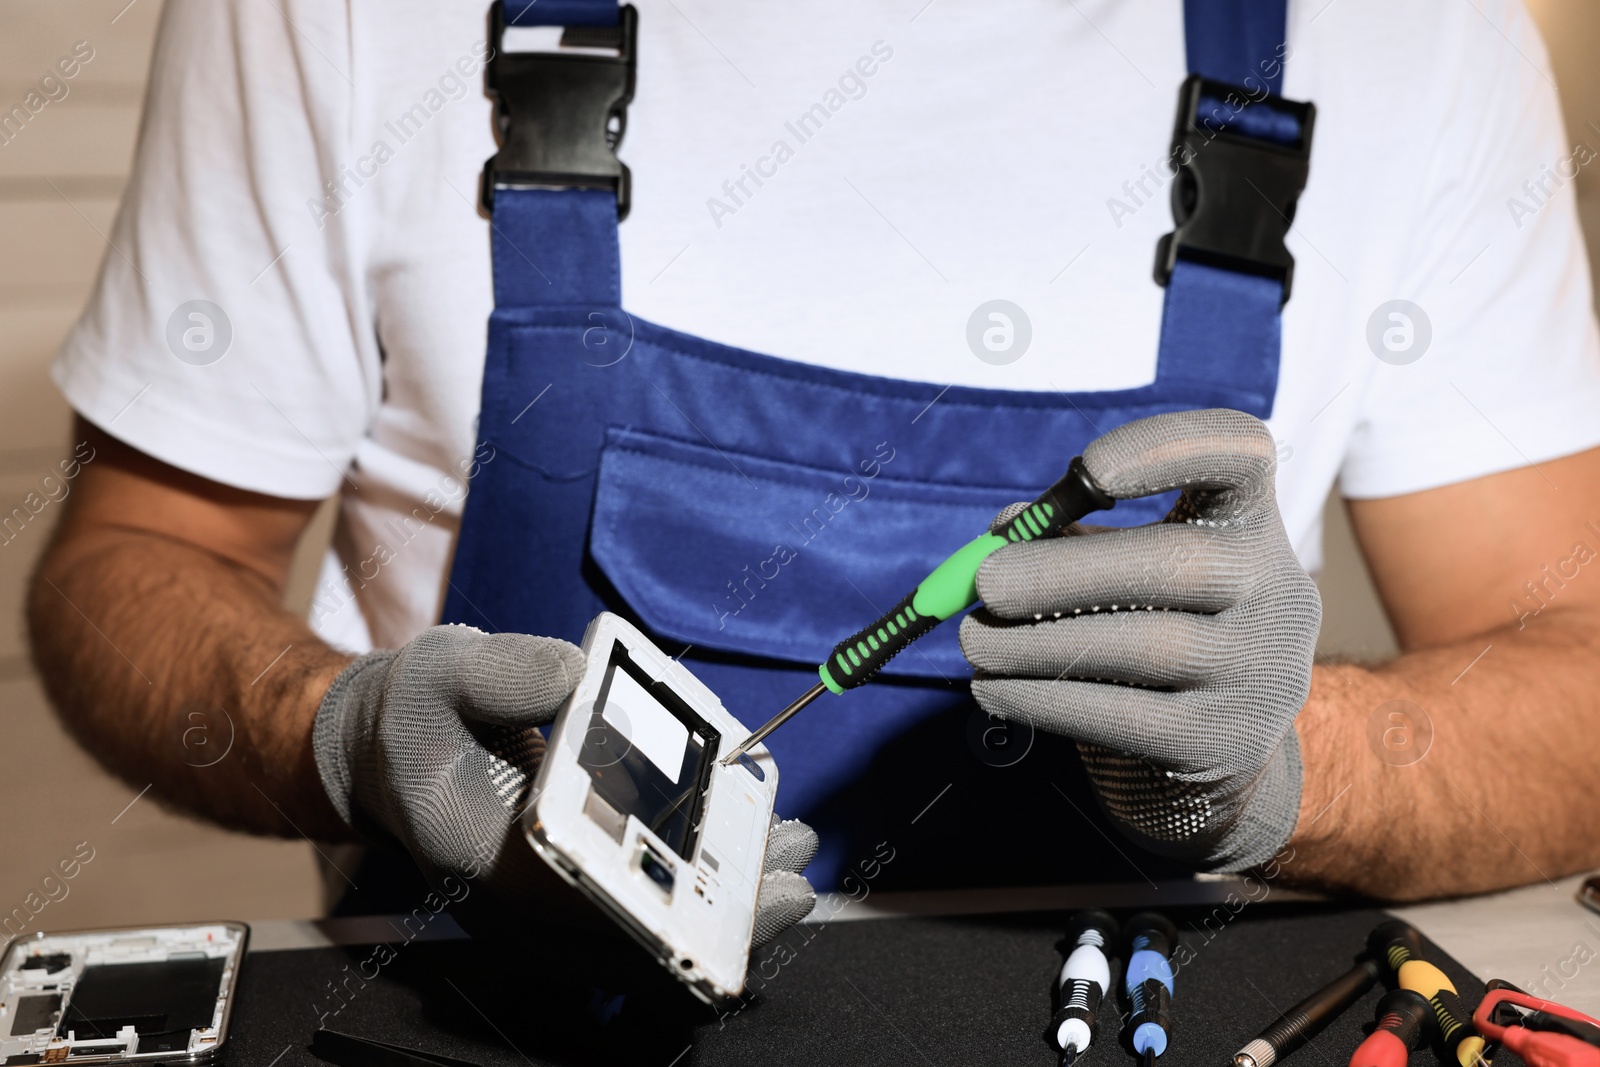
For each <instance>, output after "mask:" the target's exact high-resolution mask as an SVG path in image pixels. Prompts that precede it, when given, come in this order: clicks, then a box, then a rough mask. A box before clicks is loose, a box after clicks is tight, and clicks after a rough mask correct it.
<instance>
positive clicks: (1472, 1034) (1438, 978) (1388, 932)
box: [1367, 919, 1484, 1067]
mask: <svg viewBox="0 0 1600 1067" xmlns="http://www.w3.org/2000/svg"><path fill="white" fill-rule="evenodd" d="M1367 948H1368V949H1369V950H1371V951H1372V953H1373V954H1374V955H1376V956H1377V957H1379V958H1380V959H1382V960H1383V961H1384V962H1385V963H1387V964H1388V966H1389V969H1390V971H1391V972H1392V973H1393V975H1394V980H1395V984H1396V985H1399V986H1402V987H1404V988H1406V989H1410V990H1413V991H1415V992H1417V993H1420V994H1421V995H1422V996H1423V997H1425V998H1427V1001H1428V1003H1429V1005H1431V1006H1432V1008H1433V1014H1434V1016H1435V1017H1436V1018H1437V1019H1438V1021H1439V1028H1438V1038H1439V1041H1440V1044H1441V1045H1442V1047H1443V1049H1444V1051H1445V1052H1446V1053H1447V1054H1448V1055H1449V1057H1450V1058H1451V1059H1453V1060H1455V1061H1456V1063H1458V1064H1460V1065H1461V1067H1473V1065H1474V1064H1476V1063H1477V1062H1478V1059H1479V1058H1480V1057H1481V1056H1482V1054H1483V1046H1484V1041H1483V1038H1481V1037H1479V1036H1478V1031H1477V1029H1476V1028H1475V1027H1474V1026H1473V1025H1472V1012H1471V1011H1469V1010H1468V1009H1467V1006H1466V1004H1465V1003H1463V1002H1462V1000H1461V995H1460V994H1459V993H1457V992H1456V987H1455V983H1453V982H1451V981H1450V979H1449V977H1448V976H1447V975H1446V974H1445V973H1444V972H1443V971H1441V970H1439V968H1438V967H1436V966H1434V965H1433V964H1432V963H1430V962H1429V961H1428V960H1427V959H1425V958H1424V957H1423V954H1422V951H1423V950H1422V935H1421V934H1420V933H1418V932H1417V930H1416V928H1415V927H1413V926H1412V925H1411V924H1410V923H1406V922H1402V921H1401V920H1399V919H1393V920H1390V921H1389V922H1384V923H1379V924H1378V925H1377V926H1376V927H1374V928H1373V930H1372V933H1371V934H1369V935H1368V936H1367Z"/></svg>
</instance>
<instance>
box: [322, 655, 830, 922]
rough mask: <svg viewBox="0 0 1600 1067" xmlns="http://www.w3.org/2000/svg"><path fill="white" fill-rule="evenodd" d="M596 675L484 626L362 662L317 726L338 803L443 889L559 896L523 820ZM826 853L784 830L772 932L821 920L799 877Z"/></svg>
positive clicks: (804, 830) (775, 851)
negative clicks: (580, 689)
mask: <svg viewBox="0 0 1600 1067" xmlns="http://www.w3.org/2000/svg"><path fill="white" fill-rule="evenodd" d="M583 669H584V657H583V653H582V652H581V651H580V650H579V649H578V648H577V647H576V646H574V645H571V644H568V643H567V642H565V641H560V640H557V639H555V638H551V637H530V636H529V635H527V634H486V633H483V632H482V631H480V630H476V629H473V628H472V627H470V626H435V627H432V628H431V629H428V630H424V631H423V632H422V633H421V634H419V635H418V636H417V637H416V638H414V639H413V640H412V641H410V642H409V643H408V644H406V645H405V646H404V647H402V648H399V649H394V650H382V651H378V652H370V653H368V654H367V655H365V656H362V657H360V658H359V659H357V660H356V661H355V662H353V663H351V664H350V666H348V667H346V668H345V669H344V671H343V672H342V673H341V674H340V675H339V677H338V678H336V679H334V682H333V684H332V685H331V686H329V687H328V692H327V694H326V695H325V696H324V697H323V698H322V705H321V706H320V707H319V708H318V709H317V718H316V723H315V725H314V726H313V728H312V750H313V753H314V754H315V757H316V762H317V771H318V773H319V774H320V776H321V778H322V784H323V787H324V788H325V789H326V790H327V793H328V799H329V800H330V801H332V802H333V806H334V809H335V810H336V811H338V813H339V815H340V816H341V817H342V818H343V819H344V821H345V823H346V824H347V825H349V826H350V828H351V829H352V830H353V831H355V833H356V834H357V835H358V836H360V837H363V838H366V839H369V840H371V839H374V838H381V837H384V836H387V837H389V838H392V839H393V840H395V841H398V842H399V843H400V844H401V845H402V846H404V848H405V849H406V851H407V852H409V853H410V854H411V857H412V859H414V860H415V861H416V863H417V865H418V866H419V867H420V868H421V869H422V872H423V874H424V875H425V876H427V877H428V879H429V881H430V882H433V883H435V884H438V883H439V881H440V880H441V879H443V878H444V877H446V876H451V875H453V876H456V877H458V878H465V879H476V878H479V877H483V878H485V879H486V882H487V884H488V885H489V886H490V887H491V889H492V890H493V891H494V892H495V893H496V894H498V895H500V896H502V897H505V896H511V897H516V896H522V895H526V894H528V893H538V892H539V891H540V887H541V886H543V887H546V891H548V887H549V886H551V885H553V884H554V881H553V877H554V876H553V875H551V874H550V873H549V872H548V871H547V870H546V869H545V868H544V864H543V861H541V860H539V859H538V857H537V856H536V855H535V854H534V852H533V850H532V848H531V847H529V846H528V845H527V844H526V843H525V842H522V841H521V840H519V838H520V837H521V831H520V828H519V827H518V826H517V817H518V815H520V813H521V812H522V809H523V808H524V807H525V806H526V804H527V801H528V790H529V787H530V785H531V783H532V781H533V777H534V774H535V773H536V772H537V771H538V767H539V761H540V760H541V759H542V758H543V755H544V738H543V737H542V736H541V735H540V734H539V732H538V731H537V730H536V729H534V728H535V727H538V726H545V725H548V724H549V723H551V722H554V721H555V717H556V712H557V711H558V710H560V708H561V705H562V703H563V702H565V701H566V699H567V697H568V696H570V695H571V694H572V691H573V689H575V688H576V687H577V685H578V681H579V679H580V678H581V677H582V676H583ZM816 848H817V835H816V833H815V832H814V831H812V830H811V828H810V827H808V826H806V825H805V824H804V823H798V822H788V823H782V824H776V825H775V826H774V829H773V831H772V835H771V837H770V838H769V842H768V860H769V862H768V870H769V871H770V872H771V873H768V874H766V875H764V876H763V878H762V882H761V890H760V893H759V894H758V903H757V907H756V931H757V933H758V934H760V933H762V932H764V931H765V932H767V936H768V937H771V936H772V935H774V934H776V933H778V932H780V931H782V930H784V929H786V928H787V927H789V926H791V925H793V924H794V923H796V922H799V921H800V920H801V919H803V918H804V917H805V916H806V914H807V913H809V912H810V910H811V904H812V901H813V899H814V895H813V894H812V892H811V886H810V884H809V883H807V882H806V880H805V879H804V878H802V877H801V876H800V874H799V871H800V870H802V869H803V868H804V867H805V864H806V863H809V862H810V860H811V856H812V855H813V854H815V852H816ZM797 863H798V866H796V865H795V864H797ZM802 887H803V889H802ZM757 943H758V944H759V943H760V941H758V942H757Z"/></svg>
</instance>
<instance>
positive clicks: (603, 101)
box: [481, 0, 639, 220]
mask: <svg viewBox="0 0 1600 1067" xmlns="http://www.w3.org/2000/svg"><path fill="white" fill-rule="evenodd" d="M505 29H506V21H505V7H504V5H503V4H502V3H501V0H495V3H494V6H493V7H492V8H491V9H490V14H489V46H490V48H491V49H492V51H491V52H490V57H489V62H488V65H487V67H486V70H485V74H484V84H485V85H486V86H487V88H488V90H489V92H490V94H491V95H493V97H494V99H495V111H494V113H495V129H496V133H497V134H498V136H499V141H500V151H498V152H496V153H495V154H494V155H492V156H490V157H489V159H488V161H487V162H485V163H484V165H483V187H482V190H481V197H482V202H483V209H484V211H485V212H492V211H493V209H494V190H495V187H496V186H501V187H506V188H522V189H612V190H615V191H616V194H617V218H618V219H619V220H620V219H625V218H627V217H628V207H629V202H630V199H631V197H630V192H631V188H630V187H631V184H632V183H631V177H630V175H629V173H628V168H627V167H626V166H625V165H623V163H622V161H621V160H619V159H618V158H617V146H618V145H619V144H621V143H622V135H623V133H624V131H625V130H626V129H627V124H628V104H629V103H630V102H631V101H632V100H633V86H634V71H635V67H636V58H637V55H638V47H637V44H638V33H639V13H638V12H637V11H636V10H634V7H633V5H632V4H627V5H624V6H623V7H622V9H621V10H620V11H619V12H618V20H617V25H615V26H567V27H565V28H563V30H562V31H561V45H562V47H564V48H604V49H611V48H614V49H616V51H617V54H616V55H615V56H606V55H587V54H581V53H580V54H575V55H564V54H562V53H560V52H509V53H508V52H506V51H505V50H504V49H503V48H502V47H501V41H502V38H503V37H504V34H505Z"/></svg>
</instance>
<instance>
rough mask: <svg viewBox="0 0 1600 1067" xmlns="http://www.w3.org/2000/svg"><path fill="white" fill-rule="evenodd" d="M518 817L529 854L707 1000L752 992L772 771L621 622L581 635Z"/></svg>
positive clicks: (723, 716) (693, 683) (733, 725)
mask: <svg viewBox="0 0 1600 1067" xmlns="http://www.w3.org/2000/svg"><path fill="white" fill-rule="evenodd" d="M583 650H584V654H585V655H586V656H587V657H588V667H587V670H586V671H585V673H584V676H583V681H582V683H581V684H580V685H579V686H578V689H577V691H576V692H574V693H573V694H572V696H571V698H570V699H569V700H568V701H567V703H566V704H565V705H564V706H563V707H562V708H561V711H560V713H559V714H558V715H557V716H556V721H555V725H554V726H552V727H551V731H550V738H549V743H548V745H547V746H546V749H545V758H544V762H543V764H542V765H541V766H540V768H539V775H538V778H537V779H536V780H535V781H534V788H533V795H534V797H535V798H536V799H535V800H534V802H533V803H532V804H531V805H530V806H529V807H528V809H527V811H526V813H525V814H524V816H523V829H524V830H525V832H526V834H527V837H528V841H529V842H530V843H531V844H532V845H533V848H534V850H535V851H536V852H537V853H538V854H539V855H540V856H541V857H543V858H544V860H545V861H546V862H547V863H549V864H550V866H552V867H553V868H555V870H556V871H557V872H558V873H559V874H560V875H561V876H562V877H563V878H565V879H566V880H567V881H568V882H570V883H572V884H573V885H574V886H576V887H577V888H578V889H579V890H580V891H581V892H583V893H584V894H585V895H586V896H588V897H589V898H590V899H591V900H593V901H594V902H595V903H596V904H598V905H599V906H600V908H601V910H603V911H605V912H606V913H607V914H608V915H610V916H611V917H612V918H613V919H615V920H616V921H617V922H618V923H619V924H621V925H622V926H623V927H624V928H625V929H627V930H628V931H629V932H630V933H631V934H632V935H633V936H634V937H635V938H636V939H637V940H638V941H639V942H640V943H641V944H643V945H644V947H645V948H646V949H648V950H649V951H650V952H651V953H652V954H654V955H655V957H656V958H657V959H658V960H660V961H661V963H662V965H663V966H665V967H666V968H667V969H668V970H670V971H671V972H672V973H673V974H675V975H676V976H677V977H678V978H679V979H681V980H682V981H683V982H684V983H686V984H687V985H688V986H689V988H690V989H691V990H692V991H693V992H694V993H695V994H696V995H697V996H699V997H700V998H701V999H702V1000H705V1001H707V1002H709V1003H712V1004H715V1003H717V1002H718V1001H720V1000H723V999H726V998H729V997H734V996H738V995H739V993H740V992H742V991H743V989H744V976H745V969H746V966H747V964H748V960H749V951H750V934H751V929H752V925H753V923H754V921H755V906H756V894H757V892H758V891H759V890H760V887H761V865H762V861H763V860H764V859H765V857H766V849H767V832H768V830H769V828H770V823H771V819H772V810H773V799H774V797H775V796H776V795H777V791H778V767H777V765H776V764H775V763H774V762H773V760H772V755H771V753H770V752H768V751H767V749H766V748H765V747H764V746H758V747H757V748H755V749H753V750H752V751H751V752H750V753H749V754H748V755H746V756H743V757H741V758H740V759H739V761H738V762H736V763H733V764H731V765H729V766H722V765H721V764H720V763H719V762H718V760H719V758H720V757H721V755H722V753H723V752H725V751H727V750H728V749H729V748H732V747H733V746H734V745H736V744H738V743H739V742H740V741H742V740H743V739H744V738H745V737H746V736H747V735H748V734H749V732H750V731H749V730H747V729H746V728H745V727H744V726H743V725H742V724H741V723H740V722H739V721H738V720H737V719H735V718H734V717H733V716H732V715H730V714H729V713H728V711H727V709H725V708H724V707H723V706H722V702H721V701H719V700H718V699H717V697H716V694H714V693H712V692H711V690H709V689H707V688H706V687H705V685H703V684H702V683H701V682H700V680H699V679H697V678H696V677H695V676H694V675H692V674H690V673H689V671H688V670H687V669H686V668H684V667H683V666H682V665H681V664H679V663H678V662H676V661H675V660H673V659H672V658H671V657H669V656H668V655H666V653H664V652H662V651H661V650H660V649H658V648H656V647H655V645H653V644H652V643H651V642H650V640H649V639H648V638H646V637H645V636H644V635H643V634H642V633H640V632H639V631H638V630H637V629H635V628H634V627H633V626H631V625H630V624H629V623H628V622H627V621H625V620H624V619H622V618H620V617H618V616H616V615H613V614H610V613H605V614H601V615H599V616H597V617H596V618H595V619H594V621H593V622H591V623H590V624H589V629H588V631H587V632H586V633H585V634H584V636H583Z"/></svg>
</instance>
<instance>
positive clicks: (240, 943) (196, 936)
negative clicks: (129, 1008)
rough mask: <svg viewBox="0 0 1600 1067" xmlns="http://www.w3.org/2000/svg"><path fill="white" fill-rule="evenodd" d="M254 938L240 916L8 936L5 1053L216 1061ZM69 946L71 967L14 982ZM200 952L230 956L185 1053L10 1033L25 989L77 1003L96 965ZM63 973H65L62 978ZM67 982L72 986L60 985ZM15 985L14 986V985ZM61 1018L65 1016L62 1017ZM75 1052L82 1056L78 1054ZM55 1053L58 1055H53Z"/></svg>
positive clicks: (2, 972) (80, 1059) (3, 989)
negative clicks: (30, 963)
mask: <svg viewBox="0 0 1600 1067" xmlns="http://www.w3.org/2000/svg"><path fill="white" fill-rule="evenodd" d="M249 941H250V927H249V926H247V925H246V924H244V923H239V922H211V923H192V924H175V925H172V926H128V927H118V928H113V929H104V930H70V931H63V932H61V933H48V932H44V931H40V932H38V933H34V934H22V935H19V936H17V937H14V938H12V939H11V940H10V941H8V942H7V943H6V946H5V951H4V953H3V954H0V1007H3V1009H4V1010H0V1023H3V1027H0V1034H4V1035H5V1036H3V1037H0V1053H4V1054H5V1055H6V1056H13V1055H31V1054H37V1055H39V1056H40V1057H41V1058H40V1060H39V1061H38V1062H40V1063H70V1064H84V1065H86V1067H87V1065H92V1064H118V1063H131V1064H137V1063H155V1064H161V1063H167V1064H179V1063H182V1064H202V1063H209V1062H211V1061H212V1060H213V1059H215V1058H216V1057H217V1055H218V1054H219V1053H221V1052H222V1051H223V1050H224V1048H225V1047H226V1043H227V1040H228V1025H229V1023H230V1022H231V1021H232V1018H233V1005H234V1000H235V999H236V993H235V991H236V989H237V986H238V982H239V968H240V966H241V965H242V964H243V963H244V955H245V949H246V947H247V946H248V944H249ZM57 952H66V953H67V954H69V955H70V956H71V957H72V962H71V964H70V965H69V967H68V968H67V970H66V971H65V972H56V973H55V974H45V975H41V976H39V978H40V980H39V981H37V982H35V981H28V982H25V983H24V982H21V981H13V980H12V979H11V978H10V975H11V974H12V972H13V971H16V970H17V969H18V965H19V964H20V963H21V962H22V961H23V960H24V959H26V958H27V957H29V956H35V955H50V954H53V953H57ZM197 952H198V953H201V954H203V955H205V956H207V957H209V958H214V959H223V960H226V961H227V963H226V965H225V967H224V969H223V973H222V979H221V983H220V985H219V986H218V992H217V998H216V1006H215V1008H214V1009H213V1012H212V1023H211V1026H209V1027H204V1028H198V1029H195V1030H191V1031H190V1038H189V1047H188V1048H187V1049H186V1050H185V1051H183V1052H173V1051H166V1052H160V1051H152V1052H133V1053H128V1052H116V1053H111V1054H96V1053H94V1052H93V1051H92V1049H93V1048H94V1047H95V1046H97V1045H111V1044H114V1043H116V1042H117V1041H119V1040H120V1039H119V1038H104V1039H98V1040H92V1039H79V1040H78V1041H76V1042H71V1043H69V1042H68V1040H67V1039H66V1038H64V1037H52V1038H50V1039H48V1040H44V1041H42V1042H41V1041H40V1039H38V1038H37V1037H35V1036H33V1035H18V1036H16V1037H12V1036H9V1035H10V1033H11V1020H12V1018H13V1016H14V1014H15V1009H16V1003H15V1002H16V1000H19V999H20V998H21V997H23V996H32V995H37V994H38V993H40V992H44V991H46V990H45V989H43V988H42V987H44V986H48V987H50V988H49V989H48V992H58V993H60V995H61V996H62V997H63V999H64V1004H63V1009H65V1008H66V1007H69V1006H70V1004H71V993H72V989H73V988H75V987H76V985H77V982H78V980H79V979H80V978H81V977H82V975H83V971H84V968H86V967H89V966H94V965H97V964H115V963H154V962H159V961H161V960H164V959H167V958H169V957H170V956H172V955H190V954H193V953H197ZM57 975H60V977H57ZM63 983H66V984H67V986H68V988H66V989H60V988H59V987H60V986H61V985H62V984H63ZM14 987H15V988H14ZM58 1025H59V1023H58ZM73 1052H76V1053H77V1054H76V1055H73V1054H71V1053H73ZM46 1056H53V1057H55V1058H54V1059H46V1058H45V1057H46Z"/></svg>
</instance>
